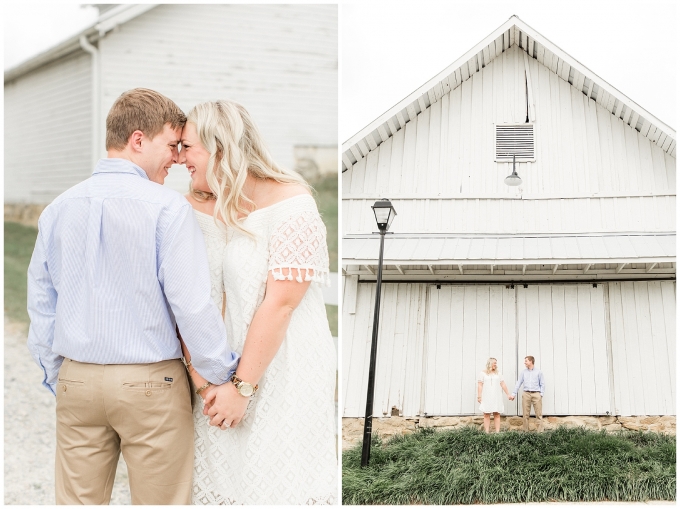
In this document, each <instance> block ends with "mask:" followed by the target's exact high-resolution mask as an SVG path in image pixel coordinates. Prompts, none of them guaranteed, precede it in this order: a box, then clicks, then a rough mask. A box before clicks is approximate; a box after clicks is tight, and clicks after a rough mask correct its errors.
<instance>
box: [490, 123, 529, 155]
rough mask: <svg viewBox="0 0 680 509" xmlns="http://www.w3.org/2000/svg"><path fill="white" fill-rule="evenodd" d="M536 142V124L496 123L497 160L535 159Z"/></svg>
mask: <svg viewBox="0 0 680 509" xmlns="http://www.w3.org/2000/svg"><path fill="white" fill-rule="evenodd" d="M534 142H535V138H534V124H499V125H496V161H501V162H505V161H512V156H513V155H514V156H515V158H516V159H517V160H518V161H533V160H534V159H535V155H534V146H535V143H534Z"/></svg>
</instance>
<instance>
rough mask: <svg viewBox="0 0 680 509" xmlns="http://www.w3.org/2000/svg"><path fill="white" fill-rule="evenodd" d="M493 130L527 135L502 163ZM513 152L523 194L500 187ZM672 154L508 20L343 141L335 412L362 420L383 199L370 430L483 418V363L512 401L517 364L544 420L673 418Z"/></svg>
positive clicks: (650, 128) (622, 102)
mask: <svg viewBox="0 0 680 509" xmlns="http://www.w3.org/2000/svg"><path fill="white" fill-rule="evenodd" d="M503 130H510V131H512V132H513V133H518V132H524V134H519V135H518V136H519V137H517V138H515V139H514V140H510V141H511V145H512V146H511V147H510V149H509V152H508V151H507V150H505V149H507V148H508V147H503V144H502V143H500V142H501V137H502V134H501V131H503ZM527 130H529V132H528V133H527ZM497 132H498V135H497ZM522 136H523V137H524V138H523V140H524V142H527V143H523V142H522V141H521V140H520V137H522ZM518 140H520V141H518ZM497 142H498V143H497ZM513 151H514V153H516V155H517V160H518V163H517V171H518V173H519V176H520V177H521V178H522V180H523V183H522V185H521V186H519V187H509V186H506V185H505V184H504V178H505V177H506V176H508V175H510V173H511V172H512V157H511V156H508V154H509V153H512V152H513ZM675 158H676V134H675V131H674V130H673V129H672V128H671V127H669V126H667V125H666V124H664V123H663V122H662V121H660V120H659V119H658V118H656V117H655V116H654V115H653V114H652V113H650V112H648V111H646V110H645V109H644V108H642V107H641V106H639V105H638V104H637V103H635V102H634V101H632V100H631V99H629V98H628V97H626V96H625V95H623V94H622V93H621V92H619V91H618V90H617V89H615V88H614V87H612V86H611V85H610V84H608V83H606V82H605V81H604V80H602V79H601V78H600V77H598V76H597V75H596V74H595V73H594V72H592V71H590V70H589V69H587V68H586V67H584V66H583V65H581V64H580V63H579V62H578V61H577V60H575V59H574V58H573V57H571V56H570V55H568V54H567V53H565V52H564V51H562V50H561V49H560V48H558V47H557V46H555V45H554V44H552V43H551V42H550V41H549V40H547V39H546V38H545V37H543V36H542V35H540V34H539V33H538V32H536V31H535V30H534V29H532V28H531V27H529V26H527V25H526V24H525V23H524V22H522V21H521V20H520V19H519V18H517V17H516V16H513V17H512V18H510V19H509V20H508V21H507V22H506V23H504V24H503V25H502V26H501V27H499V28H498V29H497V30H496V31H495V32H493V33H492V34H490V35H489V36H488V37H487V38H486V39H484V40H483V41H481V42H480V43H479V44H478V45H476V46H475V47H474V48H473V49H472V50H470V51H469V52H468V53H466V54H465V55H464V56H463V57H461V58H460V59H459V60H457V61H456V62H454V63H453V64H451V65H450V66H449V67H448V68H446V69H445V70H444V71H442V72H441V73H440V74H439V75H437V76H436V77H435V78H433V79H432V80H430V81H428V82H427V83H425V84H424V85H423V86H422V87H420V88H419V89H418V90H417V91H416V92H414V93H413V94H411V95H409V96H408V97H407V98H405V99H404V100H403V101H401V102H400V103H399V104H397V105H396V106H395V107H393V108H392V109H390V110H389V111H387V112H386V113H385V114H383V115H381V116H380V117H379V118H377V119H376V120H375V121H374V122H372V123H371V124H370V125H368V126H367V127H366V128H365V129H363V130H362V131H360V132H359V133H357V134H356V135H354V136H353V137H352V138H351V139H349V140H348V141H347V142H346V143H345V144H344V145H343V146H342V160H343V174H342V204H343V207H342V215H343V219H342V225H343V233H342V235H343V239H342V247H343V250H342V255H343V261H342V265H343V267H342V272H343V310H342V336H343V347H342V350H343V360H342V371H343V373H342V384H343V386H342V387H343V390H342V393H341V412H342V414H343V416H344V417H348V418H349V417H363V415H364V411H365V405H366V403H365V402H366V387H367V376H368V363H369V353H370V344H371V331H372V325H373V308H374V300H375V288H376V285H375V281H376V273H377V263H378V250H379V235H377V234H376V233H375V232H376V230H377V227H376V224H375V218H374V217H373V213H372V210H371V205H372V204H373V203H374V202H375V200H377V199H380V198H388V199H390V200H391V201H392V204H393V205H394V207H395V209H396V211H397V213H398V215H397V217H396V219H395V220H394V222H393V224H392V227H391V230H390V231H391V232H393V233H391V234H388V235H387V236H386V239H385V254H384V271H383V288H382V299H381V315H380V334H379V339H378V358H377V369H376V389H375V406H374V411H373V415H374V416H375V417H383V416H385V417H390V416H397V415H398V416H402V417H407V418H412V417H423V416H465V415H474V414H479V412H478V405H477V399H476V375H477V373H478V372H479V371H480V370H481V369H483V367H484V364H485V362H486V359H487V358H488V357H496V358H497V359H498V364H499V368H500V369H501V370H502V372H503V373H504V375H505V379H506V381H507V383H508V386H509V387H510V389H511V390H512V387H513V386H514V382H515V380H516V379H517V375H518V371H519V369H520V367H523V366H522V361H523V358H524V356H526V355H533V356H535V357H536V365H537V367H539V368H540V369H541V370H542V371H543V372H544V374H545V377H546V380H547V390H546V393H545V397H544V401H543V412H544V415H546V416H549V415H552V416H606V415H610V416H640V415H647V416H649V415H675V411H676V409H675V401H676V394H675V390H676V379H675V368H676V366H675V359H676V353H675V348H676V347H675V307H676V304H675V275H676V261H675V216H676V214H675ZM505 413H506V415H509V416H513V415H518V413H519V414H520V415H521V403H520V398H518V399H517V400H515V402H506V408H505Z"/></svg>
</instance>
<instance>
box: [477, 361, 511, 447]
mask: <svg viewBox="0 0 680 509" xmlns="http://www.w3.org/2000/svg"><path fill="white" fill-rule="evenodd" d="M497 364H498V361H496V359H494V358H493V357H490V358H489V360H488V361H486V368H485V369H484V370H482V371H480V372H479V376H478V377H477V401H478V402H479V409H480V410H481V411H482V412H483V413H484V431H486V432H487V433H488V432H489V427H490V425H491V414H492V413H493V421H494V426H495V428H496V433H498V432H499V431H500V430H501V413H502V412H503V410H504V408H503V404H504V402H503V396H502V395H501V393H500V391H499V389H502V390H503V392H504V393H505V395H506V396H507V397H508V399H510V393H509V392H508V387H507V386H506V385H505V381H504V380H503V375H501V374H500V373H499V372H498V365H497Z"/></svg>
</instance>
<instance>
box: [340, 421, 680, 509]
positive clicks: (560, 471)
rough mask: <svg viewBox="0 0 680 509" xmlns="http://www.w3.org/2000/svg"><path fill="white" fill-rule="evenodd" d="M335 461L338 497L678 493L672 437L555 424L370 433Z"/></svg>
mask: <svg viewBox="0 0 680 509" xmlns="http://www.w3.org/2000/svg"><path fill="white" fill-rule="evenodd" d="M373 440H374V442H373V443H372V444H371V460H370V466H369V467H368V468H365V469H364V468H361V466H360V465H361V445H358V446H357V447H355V448H353V449H351V450H349V451H346V452H345V453H344V454H343V458H342V502H343V504H364V505H369V504H386V505H397V504H441V505H448V504H480V503H481V504H494V503H526V502H548V501H559V502H586V501H587V502H595V501H646V500H675V489H676V477H675V472H676V466H675V458H676V451H675V436H670V435H664V434H658V433H652V432H630V431H628V432H617V433H613V434H612V433H606V432H604V431H601V432H598V431H589V430H586V429H583V428H569V429H568V428H558V429H556V430H550V431H545V432H542V433H525V432H518V431H508V432H502V433H497V434H496V433H494V434H489V435H487V434H485V433H484V432H483V431H481V430H477V429H476V428H472V427H468V428H462V429H457V430H451V431H441V432H437V431H434V430H432V428H421V429H420V430H418V431H417V432H416V433H414V434H411V435H405V436H397V437H394V438H392V439H390V440H389V441H387V442H383V441H382V440H381V438H380V437H379V436H375V435H374V437H373Z"/></svg>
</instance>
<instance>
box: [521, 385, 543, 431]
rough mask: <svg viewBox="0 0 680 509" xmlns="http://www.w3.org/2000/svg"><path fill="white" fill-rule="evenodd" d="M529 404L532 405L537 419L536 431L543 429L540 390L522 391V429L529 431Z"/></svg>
mask: <svg viewBox="0 0 680 509" xmlns="http://www.w3.org/2000/svg"><path fill="white" fill-rule="evenodd" d="M531 405H534V413H535V414H536V419H538V431H543V398H541V393H540V392H526V391H524V392H523V393H522V417H523V418H524V431H529V415H530V413H531Z"/></svg>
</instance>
